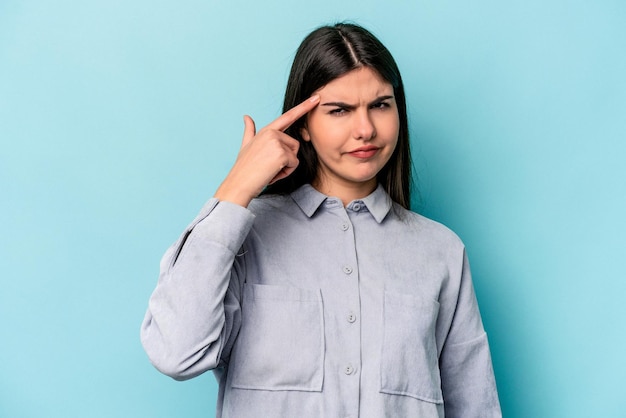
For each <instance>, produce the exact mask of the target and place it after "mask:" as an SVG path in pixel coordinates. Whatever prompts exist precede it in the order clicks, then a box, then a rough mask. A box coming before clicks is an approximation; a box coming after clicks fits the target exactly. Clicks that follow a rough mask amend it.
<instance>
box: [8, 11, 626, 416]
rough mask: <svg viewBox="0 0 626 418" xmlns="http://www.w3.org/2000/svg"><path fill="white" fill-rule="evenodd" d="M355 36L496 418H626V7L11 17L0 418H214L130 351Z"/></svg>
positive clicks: (194, 390)
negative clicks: (260, 154)
mask: <svg viewBox="0 0 626 418" xmlns="http://www.w3.org/2000/svg"><path fill="white" fill-rule="evenodd" d="M344 19H349V20H353V21H356V22H358V23H360V24H363V25H364V26H366V27H368V28H369V29H371V30H372V31H373V32H374V33H375V34H377V35H378V36H379V37H380V39H381V40H382V41H383V42H384V43H385V44H386V45H387V46H388V47H389V49H390V50H391V52H392V53H393V54H394V56H395V58H396V60H397V61H398V64H399V66H400V69H401V71H402V73H403V77H404V79H405V83H406V91H407V96H408V102H409V113H410V124H411V125H410V128H411V134H412V145H413V149H414V153H415V163H416V167H417V175H418V185H419V189H420V196H419V197H417V196H416V199H415V200H414V205H413V206H414V209H415V210H417V211H419V212H421V213H423V214H425V215H427V216H430V217H432V218H434V219H436V220H439V221H441V222H443V223H445V224H446V225H448V226H449V227H451V228H452V229H454V230H455V231H456V232H457V233H458V234H459V235H460V236H461V238H462V239H463V240H464V241H465V243H466V245H467V248H468V252H469V255H470V259H471V263H472V268H473V273H474V281H475V286H476V290H477V293H478V297H479V302H480V305H481V310H482V312H483V318H484V322H485V327H486V329H487V332H488V334H489V336H490V341H491V345H492V351H493V359H494V367H495V371H496V377H497V380H498V385H499V390H500V397H501V402H502V407H503V410H504V414H505V416H506V417H510V418H518V417H529V418H541V417H546V418H560V417H567V418H588V417H624V416H626V413H625V411H626V392H625V389H624V388H625V387H626V360H625V359H626V356H624V353H626V329H625V325H624V322H625V319H626V304H625V303H624V300H625V296H626V280H625V279H626V277H625V273H624V272H625V268H624V261H625V260H626V222H625V221H624V214H625V212H626V210H625V209H626V163H625V162H626V82H625V78H626V3H625V2H623V1H621V0H614V1H611V0H600V1H595V2H583V1H565V0H543V1H539V0H526V1H512V2H500V1H495V0H493V1H490V0H477V1H473V2H459V1H425V0H416V1H413V2H410V3H409V2H406V3H405V2H400V1H389V2H381V1H378V0H377V1H372V0H345V1H343V2H331V1H326V0H318V1H315V2H307V3H304V2H303V3H296V2H291V1H286V0H281V1H273V2H269V3H268V2H250V1H246V2H243V1H229V2H227V1H217V0H213V1H210V0H205V1H199V0H179V1H173V0H168V1H166V0H163V1H158V0H157V1H147V0H136V1H121V0H107V1H105V0H87V1H78V0H76V1H69V0H57V1H54V2H50V1H37V0H32V1H27V0H24V1H16V0H3V1H2V2H0V144H1V146H0V202H1V203H0V225H1V228H2V229H1V234H0V257H1V264H0V268H1V277H0V281H1V282H0V283H1V286H0V417H7V418H14V417H15V418H22V417H23V418H31V417H54V418H56V417H63V418H66V417H183V416H184V417H208V416H213V414H214V407H215V406H214V404H215V398H216V385H215V382H214V379H213V377H212V376H211V374H210V373H209V374H206V375H204V376H201V377H199V378H197V379H194V380H192V381H188V382H184V383H180V382H175V381H173V380H171V379H169V378H167V377H165V376H162V375H160V374H159V373H158V372H157V371H156V370H155V369H153V368H152V366H151V365H150V364H149V362H148V359H147V357H146V356H145V354H144V353H143V350H142V347H141V345H140V342H139V325H140V323H141V320H142V318H143V314H144V311H145V309H146V306H147V301H148V297H149V295H150V293H151V291H152V289H153V287H154V285H155V284H156V279H157V274H158V262H159V259H160V257H161V255H162V253H163V252H164V251H165V249H166V248H167V246H169V245H170V243H171V242H172V241H174V240H175V239H176V237H177V236H178V234H179V232H181V231H182V229H183V228H184V226H185V225H186V224H187V222H188V221H190V220H191V219H192V218H193V217H194V215H195V214H196V211H197V210H199V208H200V207H201V205H202V204H203V202H204V201H205V200H206V199H208V198H209V197H210V196H211V195H212V193H213V192H214V190H215V189H216V187H217V186H218V184H219V182H220V181H221V179H222V178H223V177H224V175H225V174H226V172H227V170H228V169H229V167H230V165H231V164H232V162H233V161H234V158H235V156H236V153H237V150H238V147H239V143H240V138H241V134H242V132H243V123H242V115H243V114H244V113H248V114H251V115H252V116H253V117H254V118H255V120H256V121H257V124H258V125H260V126H262V125H264V124H266V123H268V122H269V121H271V120H272V119H274V118H275V117H276V116H277V115H278V114H279V113H280V108H281V103H282V95H283V91H284V87H285V83H286V78H287V74H288V71H289V65H290V62H291V59H292V58H293V54H294V52H295V49H296V48H297V46H298V44H299V43H300V41H301V40H302V38H303V37H304V36H305V35H306V34H307V33H308V32H309V31H311V30H312V29H313V28H315V27H316V26H318V25H320V24H323V23H333V22H335V21H339V20H344Z"/></svg>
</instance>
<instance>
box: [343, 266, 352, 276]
mask: <svg viewBox="0 0 626 418" xmlns="http://www.w3.org/2000/svg"><path fill="white" fill-rule="evenodd" d="M343 272H344V273H346V274H350V273H352V267H350V266H343Z"/></svg>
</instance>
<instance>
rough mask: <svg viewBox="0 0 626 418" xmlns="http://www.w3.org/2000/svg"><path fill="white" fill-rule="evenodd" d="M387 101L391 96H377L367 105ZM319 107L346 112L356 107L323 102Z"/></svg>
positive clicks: (340, 103)
mask: <svg viewBox="0 0 626 418" xmlns="http://www.w3.org/2000/svg"><path fill="white" fill-rule="evenodd" d="M389 99H393V96H379V97H377V98H376V99H374V100H372V101H371V102H370V103H369V104H370V105H373V104H375V103H380V102H382V101H383V100H389ZM320 106H333V107H341V108H342V109H348V110H352V109H356V107H357V106H356V105H352V104H348V103H344V102H325V103H321V104H320Z"/></svg>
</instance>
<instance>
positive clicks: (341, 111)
mask: <svg viewBox="0 0 626 418" xmlns="http://www.w3.org/2000/svg"><path fill="white" fill-rule="evenodd" d="M328 113H330V114H331V115H335V116H339V115H343V114H344V113H346V109H344V108H341V107H338V108H337V109H332V110H331V111H330V112H328Z"/></svg>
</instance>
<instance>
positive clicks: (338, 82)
mask: <svg viewBox="0 0 626 418" xmlns="http://www.w3.org/2000/svg"><path fill="white" fill-rule="evenodd" d="M316 93H318V94H319V95H320V96H321V99H322V101H324V100H328V99H332V100H336V101H343V102H347V103H348V102H350V103H351V102H355V101H361V100H366V101H367V100H372V99H375V98H377V97H381V96H393V86H392V85H391V83H389V82H387V81H385V80H384V79H383V78H382V77H381V76H380V74H378V72H376V71H375V70H373V69H371V68H369V67H360V68H357V69H355V70H352V71H350V72H348V73H346V74H344V75H342V76H341V77H338V78H336V79H334V80H332V81H331V82H329V83H328V84H326V85H325V86H323V87H321V88H320V89H318V90H317V91H316Z"/></svg>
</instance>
